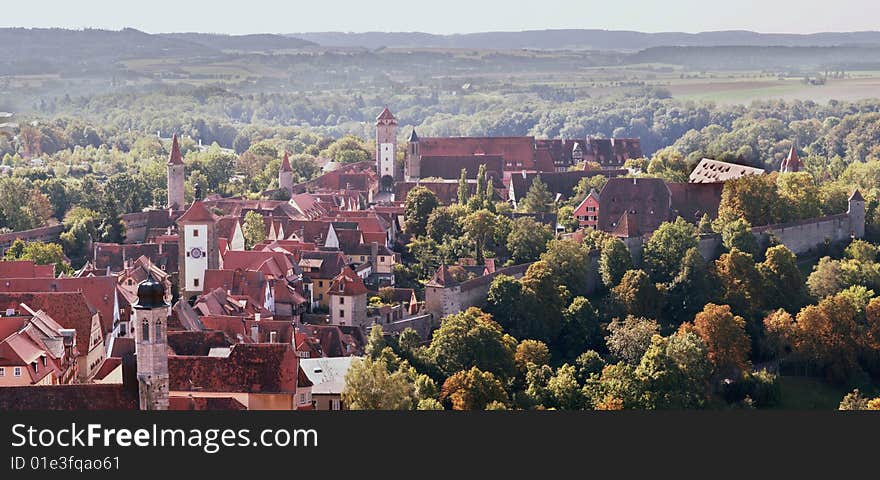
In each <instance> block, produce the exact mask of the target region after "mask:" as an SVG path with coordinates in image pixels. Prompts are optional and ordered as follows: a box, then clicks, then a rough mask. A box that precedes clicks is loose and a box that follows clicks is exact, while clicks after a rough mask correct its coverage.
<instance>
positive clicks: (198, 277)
mask: <svg viewBox="0 0 880 480" xmlns="http://www.w3.org/2000/svg"><path fill="white" fill-rule="evenodd" d="M216 227H217V216H216V215H214V214H213V213H211V211H210V210H208V208H207V207H206V206H205V204H204V202H202V201H201V200H198V199H197V200H195V201H194V202H193V203H192V205H191V206H190V207H189V209H188V210H187V211H186V213H184V214H183V215H181V216H180V218H178V219H177V236H178V248H179V250H180V253H179V255H180V259H179V265H180V266H179V267H178V268H179V270H180V274H179V279H178V282H179V283H180V296H181V297H183V298H184V299H188V298H190V297H192V296H194V295H200V294H201V293H202V292H203V291H204V288H205V270H217V269H219V268H220V253H219V249H218V247H217V228H216Z"/></svg>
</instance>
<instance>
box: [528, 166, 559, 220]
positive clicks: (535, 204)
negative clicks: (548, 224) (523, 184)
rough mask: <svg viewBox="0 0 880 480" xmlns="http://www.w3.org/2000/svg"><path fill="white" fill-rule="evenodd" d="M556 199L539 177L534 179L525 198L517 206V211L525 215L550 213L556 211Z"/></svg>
mask: <svg viewBox="0 0 880 480" xmlns="http://www.w3.org/2000/svg"><path fill="white" fill-rule="evenodd" d="M555 203H556V199H555V198H554V197H553V194H552V193H550V190H548V189H547V185H546V184H545V183H544V182H543V181H541V176H540V175H538V176H537V177H535V180H534V181H532V186H531V187H529V191H528V192H527V193H526V196H525V198H523V200H522V202H521V203H520V205H519V209H520V211H522V212H526V213H552V212H554V211H555V210H556V205H555Z"/></svg>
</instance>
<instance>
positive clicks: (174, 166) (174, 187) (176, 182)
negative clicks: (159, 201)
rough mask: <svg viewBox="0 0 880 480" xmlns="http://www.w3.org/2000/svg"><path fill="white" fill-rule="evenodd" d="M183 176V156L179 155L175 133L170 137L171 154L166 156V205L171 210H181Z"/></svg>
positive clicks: (182, 202)
mask: <svg viewBox="0 0 880 480" xmlns="http://www.w3.org/2000/svg"><path fill="white" fill-rule="evenodd" d="M184 178H185V173H184V167H183V157H182V156H181V155H180V145H179V144H178V142H177V134H176V133H175V134H174V136H173V137H171V155H169V156H168V205H166V206H167V207H168V208H170V209H172V210H183V207H184V200H183V181H184Z"/></svg>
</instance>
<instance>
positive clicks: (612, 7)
mask: <svg viewBox="0 0 880 480" xmlns="http://www.w3.org/2000/svg"><path fill="white" fill-rule="evenodd" d="M0 26H2V27H65V28H82V27H95V28H109V29H120V28H123V27H133V28H137V29H139V30H144V31H147V32H151V33H156V32H182V31H198V32H221V33H233V34H243V33H265V32H268V33H292V32H315V31H328V30H333V31H355V32H362V31H407V32H410V31H421V32H431V33H466V32H480V31H497V30H526V29H544V28H604V29H611V30H639V31H645V32H660V31H683V32H699V31H707V30H731V29H742V30H754V31H759V32H781V33H810V32H823V31H854V30H880V1H878V0H834V1H828V0H665V1H663V0H612V1H609V0H603V1H598V2H597V1H586V0H532V1H521V0H431V1H425V0H384V1H379V0H375V1H370V0H307V1H301V0H210V1H209V0H147V1H125V0H112V1H111V0H31V1H29V2H28V1H15V0H0Z"/></svg>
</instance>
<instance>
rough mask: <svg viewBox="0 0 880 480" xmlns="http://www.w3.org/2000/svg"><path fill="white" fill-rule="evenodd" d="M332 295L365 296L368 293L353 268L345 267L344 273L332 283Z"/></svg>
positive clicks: (329, 291)
mask: <svg viewBox="0 0 880 480" xmlns="http://www.w3.org/2000/svg"><path fill="white" fill-rule="evenodd" d="M328 293H329V294H330V295H344V296H353V295H364V294H366V293H367V287H366V286H365V285H364V281H363V280H361V277H359V276H357V275H355V273H354V271H352V269H351V268H349V267H345V268H343V269H342V272H340V273H339V275H337V276H336V278H334V279H333V281H332V282H331V283H330V290H328Z"/></svg>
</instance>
